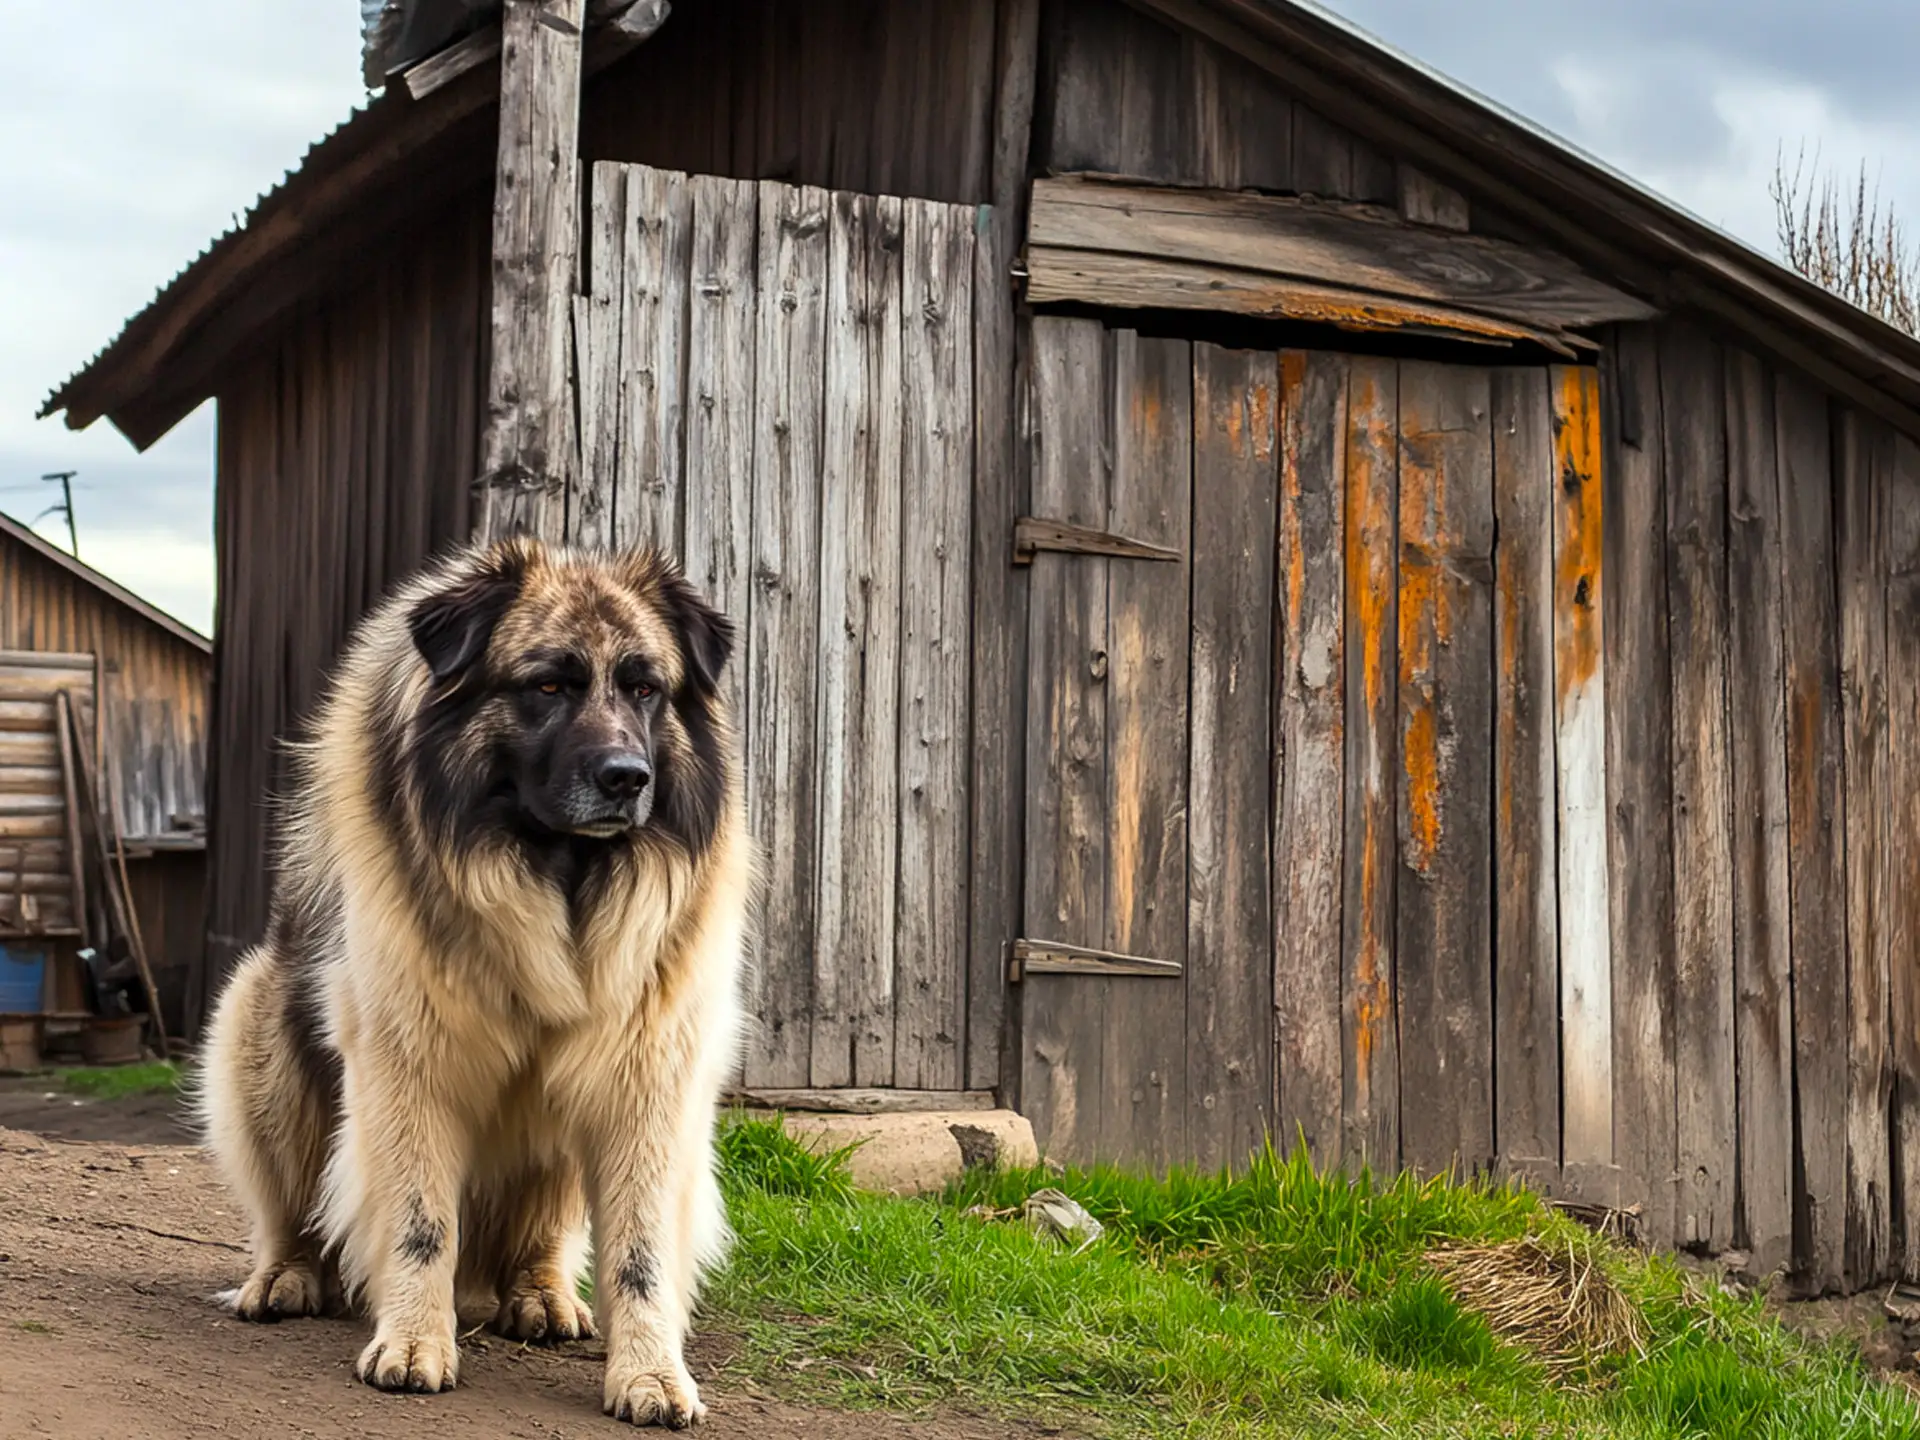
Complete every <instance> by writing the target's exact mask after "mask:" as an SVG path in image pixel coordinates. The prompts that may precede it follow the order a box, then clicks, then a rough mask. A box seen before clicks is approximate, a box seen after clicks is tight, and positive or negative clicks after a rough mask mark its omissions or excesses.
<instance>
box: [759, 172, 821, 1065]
mask: <svg viewBox="0 0 1920 1440" xmlns="http://www.w3.org/2000/svg"><path fill="white" fill-rule="evenodd" d="M759 222H760V224H759V243H758V257H759V282H758V285H757V287H756V289H757V293H756V300H757V304H758V330H757V333H756V337H755V347H756V358H755V369H756V371H757V372H758V373H757V382H756V392H755V405H754V416H755V418H754V456H753V458H754V481H753V528H752V541H751V546H752V549H751V556H752V559H751V562H750V563H751V567H752V568H751V573H752V585H753V599H752V602H751V605H750V610H749V615H748V626H747V637H746V639H747V643H746V647H745V649H746V663H747V724H746V736H747V811H748V821H749V824H750V825H751V827H752V830H753V835H754V839H755V841H756V842H757V843H758V844H759V846H760V852H761V855H762V857H763V858H762V864H763V866H764V872H765V880H764V883H765V887H766V888H765V891H764V899H763V901H762V905H763V909H762V911H761V926H760V932H759V937H758V949H757V956H756V961H757V963H756V967H755V969H756V982H755V993H754V996H753V1003H752V1011H753V1014H754V1016H755V1018H756V1020H757V1021H758V1022H759V1033H758V1035H757V1036H756V1037H755V1040H754V1043H753V1044H752V1045H750V1046H749V1048H748V1052H747V1065H746V1072H745V1077H746V1081H747V1083H748V1084H749V1085H753V1086H774V1087H791V1086H804V1085H806V1084H807V1083H808V1080H809V1076H810V1073H811V1065H810V1053H809V1052H810V1049H811V1039H812V1021H811V1013H812V998H813V997H812V989H813V985H812V978H813V953H812V952H813V944H814V924H813V915H814V907H813V898H814V891H813V885H814V877H815V863H814V856H815V846H816V843H817V839H818V833H819V810H818V805H819V788H818V787H819V777H818V774H817V772H816V769H815V765H816V761H817V754H816V744H815V742H816V725H815V720H816V715H815V698H814V667H813V665H812V664H811V663H809V664H805V665H800V664H795V663H794V658H795V657H796V656H806V657H808V658H809V660H811V658H812V657H814V656H817V655H818V654H819V631H820V626H819V620H820V591H819V555H818V552H817V548H816V547H817V544H818V540H819V530H820V459H821V434H820V426H821V418H822V417H821V401H820V395H821V389H820V377H821V375H822V373H823V372H824V370H825V364H826V298H827V297H826V282H827V251H828V225H827V195H826V192H825V191H823V190H817V189H813V188H811V187H796V186H787V185H778V184H774V183H772V182H770V181H769V182H762V184H761V186H760V197H759Z"/></svg>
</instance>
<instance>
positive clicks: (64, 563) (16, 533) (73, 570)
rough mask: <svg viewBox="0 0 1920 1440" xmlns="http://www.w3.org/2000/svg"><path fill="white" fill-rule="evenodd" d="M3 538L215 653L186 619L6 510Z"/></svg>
mask: <svg viewBox="0 0 1920 1440" xmlns="http://www.w3.org/2000/svg"><path fill="white" fill-rule="evenodd" d="M0 535H4V536H5V537H7V538H8V539H10V540H17V541H19V542H20V544H22V545H25V546H26V547H27V548H28V549H29V550H32V551H33V552H34V553H35V554H36V555H38V556H39V557H40V558H41V559H43V560H46V561H48V562H50V563H52V564H54V565H58V566H59V567H60V568H61V569H62V570H65V571H66V572H67V573H68V574H69V575H72V576H73V577H74V578H75V579H77V580H81V581H84V582H85V583H86V584H88V585H91V586H92V587H93V588H94V589H95V590H98V591H99V592H100V593H101V594H103V595H105V596H106V597H107V598H108V599H110V600H114V601H117V602H118V603H120V604H121V605H124V606H125V607H126V608H127V609H129V610H131V611H133V612H134V613H135V614H136V615H138V616H140V617H141V618H142V619H143V620H147V621H149V622H151V623H152V624H155V625H158V626H159V627H160V628H161V629H162V630H165V631H166V632H167V633H168V634H169V635H171V636H173V637H174V638H175V639H176V640H182V641H185V642H186V643H187V644H188V645H191V646H192V647H193V648H194V649H196V650H198V651H200V652H201V653H202V654H203V655H209V656H210V655H212V654H213V641H211V640H209V639H208V638H207V637H206V636H205V635H202V634H201V633H200V632H199V631H198V630H195V629H194V628H193V627H192V626H191V625H189V624H187V623H186V622H185V621H184V620H176V619H175V618H174V617H173V616H171V615H169V614H168V613H167V612H166V611H164V610H162V609H161V608H160V607H159V606H158V605H155V604H154V603H153V602H152V601H150V600H142V599H141V598H140V597H139V596H138V595H136V594H134V593H133V591H131V590H129V589H127V587H126V586H124V585H122V584H121V583H120V582H119V581H117V580H114V579H111V578H110V577H108V576H106V575H103V574H101V573H100V572H99V571H98V570H96V569H94V568H93V567H92V566H91V565H89V564H87V563H86V561H84V560H81V559H80V558H78V557H77V556H74V555H69V554H68V553H67V552H66V551H64V550H62V549H61V548H60V547H59V546H58V545H55V544H54V543H53V542H52V541H50V540H48V539H47V538H46V537H45V536H42V535H40V534H37V533H36V532H35V531H34V530H33V529H32V528H31V527H29V526H27V525H24V524H22V523H21V522H20V521H18V520H16V519H14V518H13V517H12V516H11V515H8V514H6V513H5V512H4V511H0Z"/></svg>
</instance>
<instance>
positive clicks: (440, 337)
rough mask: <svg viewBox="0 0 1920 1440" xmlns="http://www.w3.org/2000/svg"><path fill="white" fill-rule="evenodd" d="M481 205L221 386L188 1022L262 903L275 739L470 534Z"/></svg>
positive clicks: (384, 259)
mask: <svg viewBox="0 0 1920 1440" xmlns="http://www.w3.org/2000/svg"><path fill="white" fill-rule="evenodd" d="M489 213H490V212H489V207H488V204H487V199H486V197H484V196H478V197H474V198H471V199H468V200H465V201H461V202H458V203H455V204H453V205H451V206H449V207H447V208H446V209H445V210H444V211H442V212H441V213H440V214H439V215H438V216H436V217H434V218H433V219H432V220H431V221H429V222H427V223H424V224H421V225H419V226H417V227H414V228H412V229H411V230H408V231H406V232H403V233H399V234H396V235H394V236H393V237H391V239H390V242H389V243H388V244H386V245H385V246H384V247H383V248H382V249H381V250H380V251H379V253H377V254H374V255H371V256H368V257H367V263H366V266H365V269H364V270H363V272H362V273H361V276H360V281H359V284H358V285H357V287H356V288H354V289H352V290H350V291H348V292H347V293H345V294H343V295H341V296H339V297H337V298H334V299H332V300H330V301H328V302H327V303H325V304H323V305H320V306H316V307H314V308H312V309H310V310H308V311H307V312H306V313H305V314H304V315H302V316H301V317H300V318H298V319H297V320H295V321H294V322H293V323H292V324H291V325H290V326H289V328H288V329H287V330H286V331H285V332H284V333H283V334H282V335H281V336H279V337H278V339H277V340H276V341H275V342H274V343H273V345H272V346H271V347H269V348H268V349H267V350H265V351H264V352H262V353H260V354H258V355H256V356H254V357H252V359H251V360H250V361H248V362H247V363H245V364H243V365H241V366H238V367H236V369H235V371H234V373H233V374H232V376H231V377H230V379H229V380H228V382H227V384H226V386H225V388H224V389H223V390H222V391H221V393H220V397H219V398H220V443H219V456H218V464H219V498H218V504H217V506H216V511H215V531H216V542H217V549H218V556H219V601H218V603H219V618H218V623H217V625H216V632H217V637H218V638H217V640H216V644H215V650H214V686H213V694H214V701H213V724H212V739H213V751H212V753H213V755H214V762H213V766H212V775H211V796H210V807H211V814H212V823H211V825H210V836H209V846H210V851H209V876H208V888H209V896H208V919H207V965H206V975H205V977H204V982H203V983H202V984H201V985H199V986H197V987H196V995H195V998H194V1010H193V1017H192V1018H193V1019H194V1020H195V1022H196V1023H197V1020H198V1018H199V1016H200V1015H201V1014H203V1013H204V1007H205V1006H206V1004H207V1002H208V1001H209V1000H210V999H211V997H212V995H213V994H214V993H215V992H216V991H217V989H218V986H219V984H220V983H221V981H222V980H223V979H224V978H225V975H226V972H227V970H228V969H229V968H230V967H231V965H232V963H233V961H234V959H235V957H236V956H237V955H238V954H239V952H240V950H242V949H243V948H244V947H245V946H247V945H248V944H251V943H252V942H253V941H254V940H256V939H257V938H258V937H259V935H260V933H261V931H262V929H263V927H264V923H265V919H266V905H267V864H266V859H265V857H266V855H267V853H268V836H269V817H268V800H269V797H270V796H271V795H272V794H274V793H276V791H277V790H278V788H279V781H280V778H281V775H282V773H283V761H282V751H281V747H280V742H281V740H282V738H284V737H285V736H287V735H288V734H290V733H292V731H293V729H294V726H295V723H296V722H297V721H298V719H299V718H300V717H302V716H304V715H305V714H306V713H307V712H308V711H309V709H310V708H311V707H312V705H313V702H314V700H315V699H316V698H317V696H318V694H319V691H320V686H321V684H322V682H323V680H324V678H325V674H326V668H327V666H328V665H329V664H330V663H331V662H332V660H333V657H334V656H335V655H336V654H337V653H338V651H339V649H340V647H341V645H342V644H343V643H344V642H345V640H346V639H347V637H348V635H349V633H350V632H351V630H352V627H353V625H354V623H355V622H356V621H357V620H358V619H359V618H360V616H361V615H362V614H363V613H364V612H365V611H366V610H367V609H368V608H369V607H370V606H371V605H372V604H374V602H375V601H377V600H378V599H379V598H380V596H381V595H382V594H383V593H384V592H385V591H386V589H387V588H388V587H389V586H390V585H391V584H393V583H394V582H395V581H396V580H398V579H400V578H401V577H403V576H405V575H406V574H408V573H409V572H410V571H412V570H413V569H415V568H416V567H417V566H418V565H419V564H420V563H421V562H422V561H423V560H425V559H426V558H427V557H428V556H429V555H431V554H432V553H433V552H434V551H435V550H437V549H438V548H440V547H442V546H445V545H447V544H449V543H451V542H455V541H459V540H463V539H465V538H466V536H467V533H468V530H469V523H468V504H469V487H470V485H471V483H472V480H473V477H474V475H475V474H476V473H477V463H478V461H477V449H478V438H479V432H480V420H481V407H482V403H483V386H484V383H485V374H486V357H485V348H486V330H487V313H486V306H487V286H486V273H487V244H488V239H487V237H488V233H489V231H488V222H487V216H488V214H489Z"/></svg>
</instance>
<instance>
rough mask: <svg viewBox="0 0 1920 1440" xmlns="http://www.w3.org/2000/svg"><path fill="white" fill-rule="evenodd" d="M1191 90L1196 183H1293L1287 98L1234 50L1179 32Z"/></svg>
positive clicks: (1229, 186) (1235, 186)
mask: <svg viewBox="0 0 1920 1440" xmlns="http://www.w3.org/2000/svg"><path fill="white" fill-rule="evenodd" d="M1179 44H1180V51H1181V56H1182V58H1183V60H1184V62H1185V65H1184V75H1183V80H1184V84H1185V86H1186V87H1187V88H1188V89H1189V90H1190V93H1191V94H1192V97H1193V98H1192V102H1191V103H1192V116H1193V119H1192V145H1193V167H1194V173H1195V176H1196V183H1197V184H1201V185H1214V186H1218V187H1219V188H1220V189H1222V190H1291V189H1292V188H1293V145H1292V136H1293V101H1292V99H1291V98H1290V97H1289V96H1288V95H1287V94H1286V93H1285V92H1284V91H1282V90H1281V89H1280V88H1279V87H1278V86H1275V85H1271V84H1268V83H1267V82H1266V80H1265V77H1263V76H1262V75H1260V73H1259V72H1258V71H1256V70H1255V69H1254V68H1253V67H1252V66H1251V65H1249V64H1247V62H1246V61H1244V60H1242V59H1241V58H1240V57H1239V56H1238V55H1235V54H1233V53H1232V52H1231V51H1229V50H1225V49H1222V48H1221V47H1220V46H1218V45H1213V44H1209V43H1208V42H1207V41H1204V40H1202V39H1200V38H1199V37H1198V36H1196V35H1193V34H1190V33H1182V34H1181V35H1180V36H1179Z"/></svg>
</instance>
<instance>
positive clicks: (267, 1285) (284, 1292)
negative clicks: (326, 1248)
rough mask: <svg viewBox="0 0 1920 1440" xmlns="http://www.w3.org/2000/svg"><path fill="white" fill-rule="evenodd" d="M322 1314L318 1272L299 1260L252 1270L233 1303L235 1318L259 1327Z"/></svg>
mask: <svg viewBox="0 0 1920 1440" xmlns="http://www.w3.org/2000/svg"><path fill="white" fill-rule="evenodd" d="M325 1311H326V1287H325V1286H324V1284H323V1283H322V1281H321V1278H320V1272H319V1271H318V1270H316V1269H315V1268H314V1267H313V1266H311V1265H309V1264H307V1263H306V1262H305V1261H303V1260H296V1261H293V1262H292V1263H290V1264H286V1265H269V1266H263V1267H262V1268H261V1269H258V1270H256V1271H254V1272H253V1274H252V1275H250V1276H248V1277H247V1283H246V1284H244V1285H242V1286H241V1287H240V1293H239V1294H238V1295H236V1296H235V1297H234V1301H233V1313H234V1314H235V1315H236V1316H238V1317H239V1318H240V1319H242V1320H249V1321H253V1322H255V1323H256V1324H262V1325H270V1324H272V1323H273V1322H274V1321H276V1320H288V1319H292V1318H294V1317H296V1316H301V1315H320V1314H323V1313H325Z"/></svg>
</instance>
